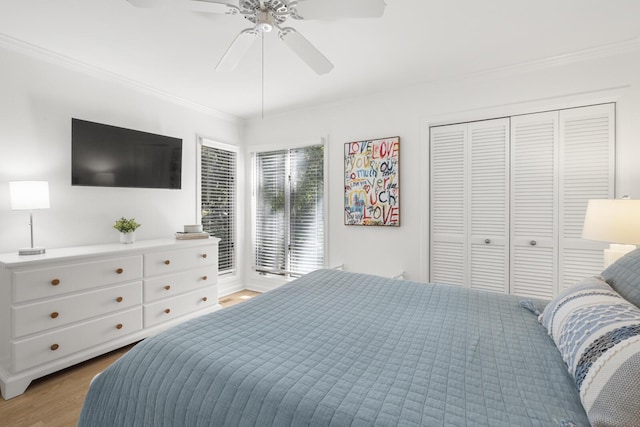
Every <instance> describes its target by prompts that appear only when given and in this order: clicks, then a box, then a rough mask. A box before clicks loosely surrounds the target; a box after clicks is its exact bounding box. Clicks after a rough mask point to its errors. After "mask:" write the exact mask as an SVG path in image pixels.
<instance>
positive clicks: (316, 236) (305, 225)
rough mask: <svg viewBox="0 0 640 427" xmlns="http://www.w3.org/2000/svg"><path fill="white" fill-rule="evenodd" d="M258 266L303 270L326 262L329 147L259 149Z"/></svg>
mask: <svg viewBox="0 0 640 427" xmlns="http://www.w3.org/2000/svg"><path fill="white" fill-rule="evenodd" d="M255 168H256V170H255V177H256V181H255V200H256V203H255V206H256V207H255V209H256V215H255V242H254V243H255V244H254V247H255V264H256V270H257V271H261V272H265V273H275V274H282V275H301V274H305V273H308V272H310V271H313V270H316V269H318V268H322V267H323V266H324V218H323V212H324V205H323V203H324V200H323V198H324V197H323V196H324V147H323V146H322V145H314V146H308V147H302V148H295V149H290V150H278V151H269V152H261V153H256V154H255Z"/></svg>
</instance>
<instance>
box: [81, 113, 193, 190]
mask: <svg viewBox="0 0 640 427" xmlns="http://www.w3.org/2000/svg"><path fill="white" fill-rule="evenodd" d="M71 185H78V186H94V187H136V188H169V189H180V188H181V186H182V139H180V138H172V137H170V136H164V135H156V134H153V133H148V132H141V131H138V130H132V129H125V128H121V127H116V126H111V125H105V124H101V123H94V122H89V121H86V120H80V119H75V118H72V119H71Z"/></svg>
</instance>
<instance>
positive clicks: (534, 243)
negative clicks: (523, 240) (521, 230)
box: [529, 240, 538, 246]
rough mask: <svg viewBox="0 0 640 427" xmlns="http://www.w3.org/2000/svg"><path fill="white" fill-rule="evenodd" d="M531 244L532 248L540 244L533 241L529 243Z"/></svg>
mask: <svg viewBox="0 0 640 427" xmlns="http://www.w3.org/2000/svg"><path fill="white" fill-rule="evenodd" d="M529 244H530V245H531V246H535V245H537V244H538V242H536V241H535V240H532V241H530V242H529Z"/></svg>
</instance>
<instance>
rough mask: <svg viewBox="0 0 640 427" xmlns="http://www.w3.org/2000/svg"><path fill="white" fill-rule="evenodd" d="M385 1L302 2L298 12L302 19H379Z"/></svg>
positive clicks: (297, 7)
mask: <svg viewBox="0 0 640 427" xmlns="http://www.w3.org/2000/svg"><path fill="white" fill-rule="evenodd" d="M385 7H386V4H385V2H384V0H300V1H299V2H298V4H296V6H295V8H296V12H297V13H298V16H299V17H300V18H302V19H324V20H334V19H341V18H379V17H381V16H382V15H383V14H384V8H385Z"/></svg>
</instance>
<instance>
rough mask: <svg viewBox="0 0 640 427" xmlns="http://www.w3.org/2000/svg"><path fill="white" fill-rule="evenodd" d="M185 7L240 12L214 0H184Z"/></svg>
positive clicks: (211, 11) (216, 11) (208, 10)
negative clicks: (185, 0) (186, 0)
mask: <svg viewBox="0 0 640 427" xmlns="http://www.w3.org/2000/svg"><path fill="white" fill-rule="evenodd" d="M136 1H139V0H136ZM146 1H148V0H146ZM185 8H186V9H188V10H191V11H192V12H205V13H220V14H226V15H235V14H236V13H240V9H239V8H238V7H237V6H235V5H232V4H229V3H225V2H223V1H215V0H214V1H211V0H191V1H188V2H186V4H185Z"/></svg>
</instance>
